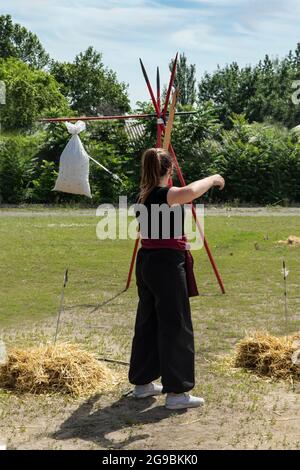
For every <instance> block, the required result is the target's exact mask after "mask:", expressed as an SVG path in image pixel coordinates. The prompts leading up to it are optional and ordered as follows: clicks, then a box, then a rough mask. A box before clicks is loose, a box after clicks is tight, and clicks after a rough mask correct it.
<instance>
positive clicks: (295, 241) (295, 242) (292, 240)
mask: <svg viewBox="0 0 300 470" xmlns="http://www.w3.org/2000/svg"><path fill="white" fill-rule="evenodd" d="M277 243H280V244H282V245H290V246H299V245H300V238H299V237H296V235H290V236H289V237H288V238H287V239H286V240H278V242H277Z"/></svg>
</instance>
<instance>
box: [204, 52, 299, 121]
mask: <svg viewBox="0 0 300 470" xmlns="http://www.w3.org/2000/svg"><path fill="white" fill-rule="evenodd" d="M299 57H300V46H299V44H298V46H297V48H296V51H295V52H294V53H293V52H291V51H290V53H289V54H288V55H287V57H285V58H283V59H282V60H279V59H278V58H277V59H270V57H269V56H268V55H266V56H265V58H264V60H262V61H260V62H259V63H258V64H257V65H256V66H254V67H251V66H246V67H244V68H240V67H239V66H238V64H237V63H235V62H233V63H232V64H230V65H226V66H225V67H224V68H220V67H218V68H217V70H216V71H215V72H214V73H212V74H208V73H206V74H205V75H204V77H203V78H202V80H201V82H200V83H199V93H198V102H199V104H203V103H205V102H207V101H211V102H212V103H213V105H214V107H215V109H216V111H217V113H218V117H219V119H220V120H221V121H222V122H223V123H224V124H225V126H226V127H227V128H230V127H232V121H231V119H230V118H231V116H232V114H233V113H236V114H245V116H246V118H247V119H248V120H249V121H250V122H253V121H257V122H263V121H265V120H268V121H274V122H279V123H282V124H284V125H285V126H288V127H293V126H295V125H297V124H299V122H300V106H295V105H294V104H293V102H292V99H291V98H292V93H293V86H292V84H293V81H296V80H298V79H299V63H300V60H299Z"/></svg>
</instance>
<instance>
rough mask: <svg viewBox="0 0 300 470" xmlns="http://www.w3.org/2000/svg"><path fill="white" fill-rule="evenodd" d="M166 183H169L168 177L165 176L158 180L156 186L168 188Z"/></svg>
mask: <svg viewBox="0 0 300 470" xmlns="http://www.w3.org/2000/svg"><path fill="white" fill-rule="evenodd" d="M168 181H169V176H168V175H165V176H163V177H162V178H161V179H160V181H159V185H158V186H161V187H164V186H168Z"/></svg>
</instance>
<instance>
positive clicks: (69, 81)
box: [50, 47, 130, 116]
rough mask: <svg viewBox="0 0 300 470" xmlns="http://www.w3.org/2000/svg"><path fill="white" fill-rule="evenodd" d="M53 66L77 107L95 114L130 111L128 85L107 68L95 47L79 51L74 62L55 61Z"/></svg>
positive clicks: (84, 111)
mask: <svg viewBox="0 0 300 470" xmlns="http://www.w3.org/2000/svg"><path fill="white" fill-rule="evenodd" d="M50 70H51V73H52V74H53V76H54V77H55V78H56V80H57V81H58V82H59V83H60V84H61V85H62V92H63V93H64V95H65V96H67V98H68V100H69V103H70V106H71V108H72V109H73V110H74V111H77V112H78V113H80V114H90V115H93V116H95V115H99V114H100V115H101V114H117V113H124V112H127V111H129V109H130V106H129V98H128V94H127V85H125V84H124V83H123V82H118V80H117V76H116V74H115V72H113V71H112V70H110V69H107V68H105V66H104V64H103V62H102V54H100V53H99V52H97V51H95V50H94V49H93V48H92V47H89V48H88V49H87V50H86V51H85V52H83V53H80V54H78V55H77V56H76V57H75V60H74V62H73V63H68V62H64V63H60V62H52V64H51V68H50Z"/></svg>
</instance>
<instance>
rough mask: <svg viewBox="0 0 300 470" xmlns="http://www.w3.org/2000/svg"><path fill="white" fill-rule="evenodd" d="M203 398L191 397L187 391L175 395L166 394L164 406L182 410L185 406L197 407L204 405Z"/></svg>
mask: <svg viewBox="0 0 300 470" xmlns="http://www.w3.org/2000/svg"><path fill="white" fill-rule="evenodd" d="M204 403H205V402H204V398H200V397H193V395H189V394H188V393H179V394H176V395H170V394H169V393H168V394H167V398H166V405H165V406H166V408H168V409H169V410H183V409H185V408H198V407H199V406H203V405H204Z"/></svg>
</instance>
